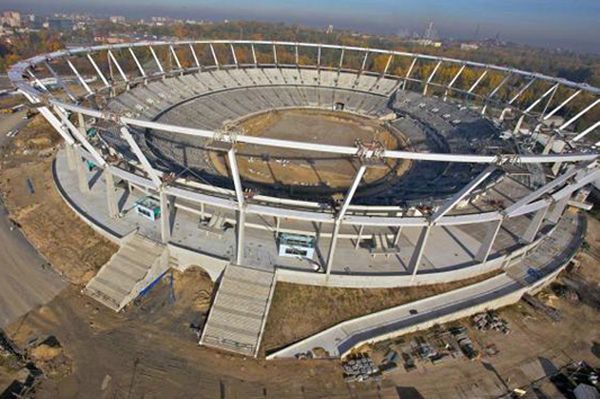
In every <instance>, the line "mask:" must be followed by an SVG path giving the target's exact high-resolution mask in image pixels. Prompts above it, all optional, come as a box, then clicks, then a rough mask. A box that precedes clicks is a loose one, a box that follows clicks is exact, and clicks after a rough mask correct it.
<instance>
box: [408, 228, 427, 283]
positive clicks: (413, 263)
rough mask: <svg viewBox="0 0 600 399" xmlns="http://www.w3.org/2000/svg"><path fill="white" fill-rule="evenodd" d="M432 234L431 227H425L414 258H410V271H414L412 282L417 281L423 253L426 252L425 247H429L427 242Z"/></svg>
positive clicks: (420, 235)
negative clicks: (416, 277)
mask: <svg viewBox="0 0 600 399" xmlns="http://www.w3.org/2000/svg"><path fill="white" fill-rule="evenodd" d="M430 232H431V225H428V226H425V227H423V229H422V230H421V233H420V234H419V239H418V240H417V244H416V246H415V250H414V252H413V254H412V257H411V258H410V263H409V265H408V269H409V270H412V280H414V279H415V276H416V275H417V272H418V271H419V264H420V263H421V259H422V258H423V252H425V246H426V245H427V240H428V239H429V233H430ZM412 280H411V281H412Z"/></svg>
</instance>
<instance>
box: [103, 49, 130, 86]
mask: <svg viewBox="0 0 600 399" xmlns="http://www.w3.org/2000/svg"><path fill="white" fill-rule="evenodd" d="M108 56H109V57H110V59H111V60H112V62H113V63H114V64H115V66H116V67H117V71H119V74H120V75H121V78H123V80H124V81H125V82H129V79H128V78H127V75H125V72H124V71H123V68H121V65H120V64H119V62H118V61H117V58H116V57H115V55H114V54H113V53H112V51H110V50H108Z"/></svg>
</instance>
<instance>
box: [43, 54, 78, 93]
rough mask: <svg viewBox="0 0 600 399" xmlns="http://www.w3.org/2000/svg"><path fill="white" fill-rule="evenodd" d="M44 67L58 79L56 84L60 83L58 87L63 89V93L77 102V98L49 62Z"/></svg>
mask: <svg viewBox="0 0 600 399" xmlns="http://www.w3.org/2000/svg"><path fill="white" fill-rule="evenodd" d="M44 65H46V68H47V69H48V71H50V74H52V76H53V77H54V79H56V83H58V85H59V86H60V87H61V88H62V89H63V91H64V92H65V93H66V94H67V96H68V97H69V98H70V99H71V101H74V102H76V101H77V97H76V96H75V95H74V94H73V93H71V90H70V89H69V87H68V86H67V85H66V84H65V81H64V80H63V79H62V77H61V76H60V75H58V74H57V73H56V71H55V70H54V68H52V67H51V66H50V64H49V63H48V62H45V63H44Z"/></svg>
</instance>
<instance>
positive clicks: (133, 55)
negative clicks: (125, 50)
mask: <svg viewBox="0 0 600 399" xmlns="http://www.w3.org/2000/svg"><path fill="white" fill-rule="evenodd" d="M129 54H131V57H132V58H133V61H134V62H135V65H136V66H137V68H138V70H139V71H140V74H141V75H142V77H144V78H145V77H146V71H144V68H142V64H140V60H138V57H137V56H136V55H135V53H134V52H133V49H132V48H131V47H129Z"/></svg>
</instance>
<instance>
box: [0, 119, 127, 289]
mask: <svg viewBox="0 0 600 399" xmlns="http://www.w3.org/2000/svg"><path fill="white" fill-rule="evenodd" d="M59 141H60V138H59V136H58V134H57V133H56V132H55V131H54V129H52V128H51V127H50V126H49V125H48V124H47V123H46V122H45V120H44V119H43V118H42V117H41V116H40V115H38V116H36V117H34V118H33V119H32V120H31V121H30V122H29V124H28V125H27V126H26V127H25V128H23V129H22V130H21V132H20V133H19V135H18V136H17V137H16V138H15V139H14V140H12V141H11V142H10V143H9V144H8V147H7V148H6V149H5V151H4V152H3V159H2V165H1V170H0V190H1V191H2V195H3V199H4V202H5V204H6V206H7V208H8V210H9V212H10V214H11V217H12V218H13V220H15V221H16V222H17V223H18V224H19V225H20V226H21V229H22V230H23V232H24V233H25V235H26V236H27V237H28V239H29V240H30V241H31V243H32V244H33V245H34V246H35V247H36V248H37V249H38V250H39V252H40V253H41V254H42V255H43V256H45V257H46V259H47V260H48V261H49V262H50V263H51V264H52V266H53V267H54V268H55V269H56V270H57V271H59V272H60V273H61V274H63V275H64V276H65V277H66V278H67V279H68V280H69V281H71V282H72V283H74V284H85V283H86V282H87V281H88V280H89V279H90V278H91V277H92V276H93V275H94V274H95V273H96V271H97V270H98V269H99V268H100V266H102V265H103V264H104V263H106V261H108V259H109V258H110V256H111V255H112V254H113V253H114V252H115V251H116V250H117V247H116V245H114V244H112V243H111V242H109V241H108V240H106V239H104V238H103V237H101V236H99V235H98V234H97V233H95V232H94V231H93V230H92V229H91V228H90V227H89V226H88V225H86V224H85V223H84V222H83V221H81V219H80V218H79V217H77V216H76V215H75V213H73V212H72V211H71V209H70V208H69V207H68V206H67V205H66V204H65V203H64V201H63V199H62V198H61V197H60V195H59V194H58V192H57V190H56V188H55V186H54V181H53V179H52V168H51V165H52V160H53V156H54V153H55V151H56V149H57V146H58V144H59ZM29 182H31V184H30V183H29ZM32 189H33V192H32V191H31V190H32Z"/></svg>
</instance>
